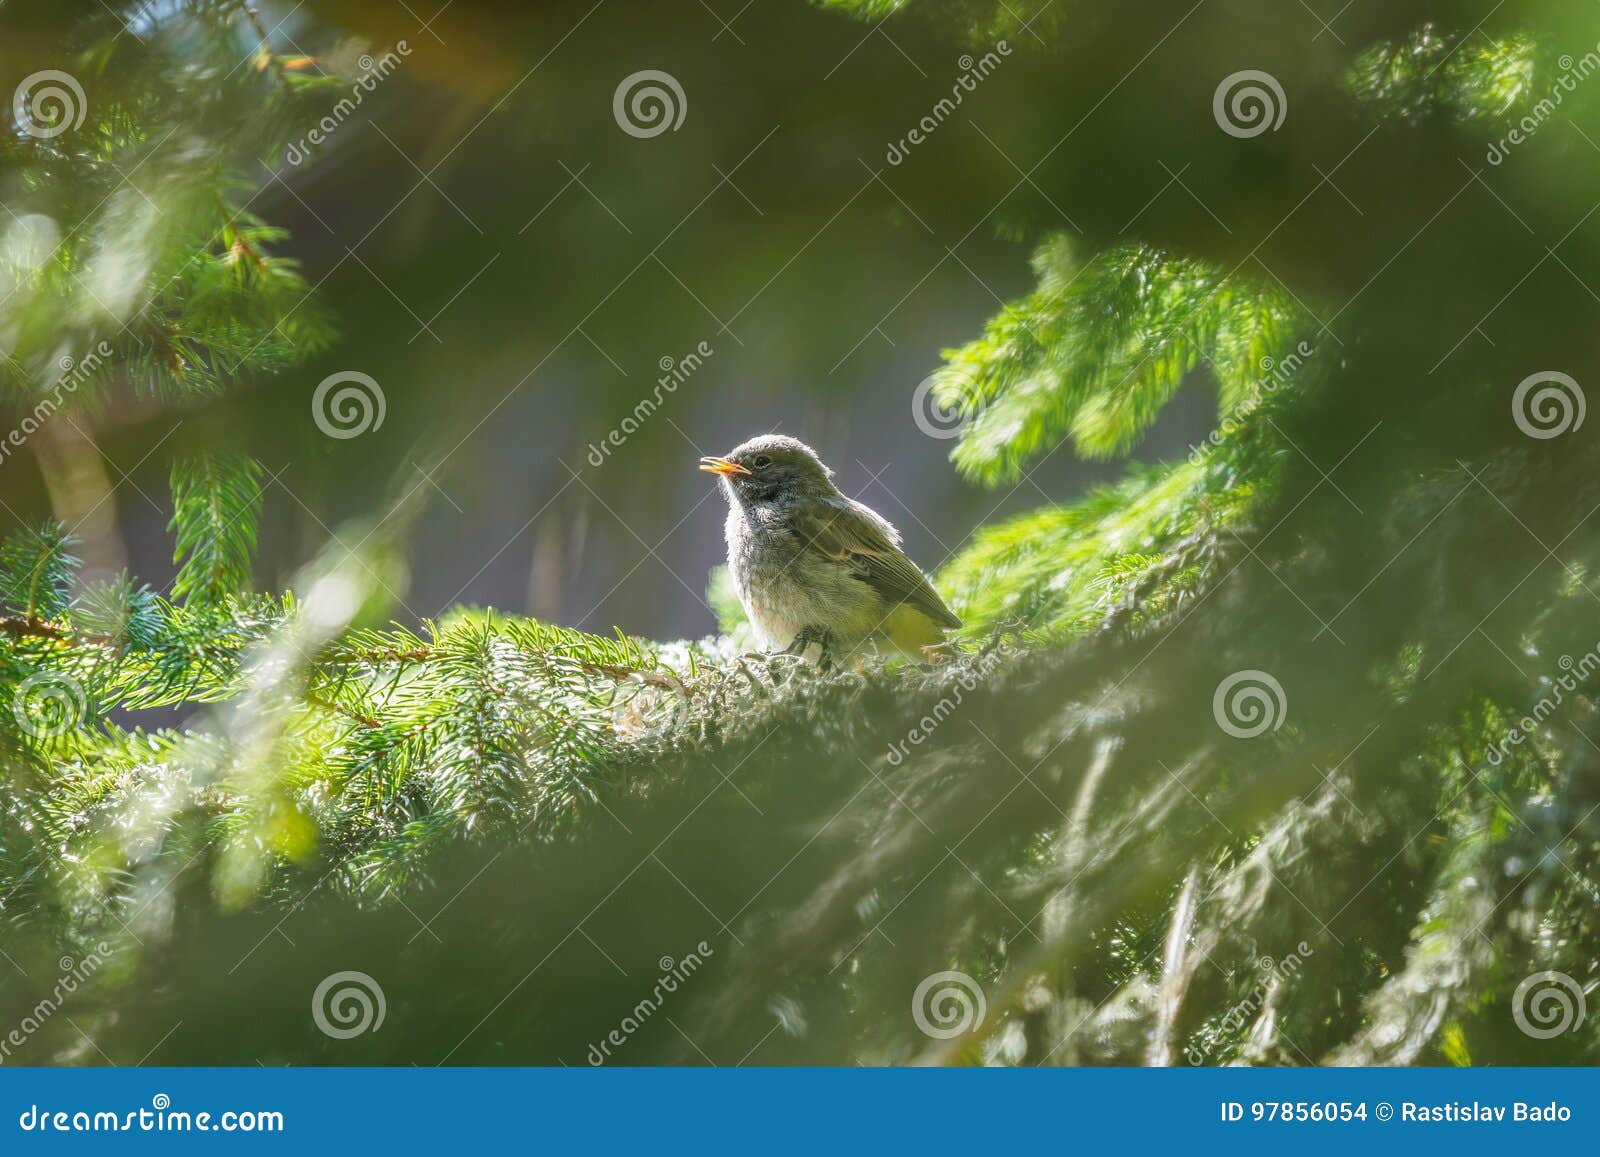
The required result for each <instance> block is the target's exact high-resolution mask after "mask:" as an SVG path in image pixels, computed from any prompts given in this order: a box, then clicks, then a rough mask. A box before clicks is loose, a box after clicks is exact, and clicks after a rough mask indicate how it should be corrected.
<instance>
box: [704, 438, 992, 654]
mask: <svg viewBox="0 0 1600 1157" xmlns="http://www.w3.org/2000/svg"><path fill="white" fill-rule="evenodd" d="M700 469H702V470H707V471H710V472H711V473H712V474H717V475H720V476H721V479H722V489H723V492H724V493H725V494H726V496H727V499H728V523H727V536H728V564H729V566H730V567H731V568H732V570H733V583H734V586H735V588H736V589H737V590H738V592H739V601H740V602H742V603H743V604H744V609H745V613H746V614H748V615H749V616H750V622H751V623H752V624H754V626H755V628H756V631H757V633H758V634H759V635H760V636H761V637H762V639H763V640H764V641H765V643H766V645H767V646H768V647H770V648H774V649H776V648H780V647H781V648H784V650H785V653H787V654H792V655H803V654H805V651H806V648H807V647H808V646H810V645H811V644H812V643H815V644H818V645H819V646H820V647H821V655H820V656H819V659H820V661H821V662H822V663H823V664H824V665H826V664H827V662H828V661H829V658H830V656H831V654H832V653H833V651H834V649H835V648H839V649H840V650H842V651H846V652H848V651H850V650H853V649H855V648H856V647H858V646H860V645H861V644H862V643H864V642H866V641H868V640H874V641H875V640H879V639H884V640H887V641H888V642H890V643H892V644H893V645H894V646H895V647H896V648H898V649H899V650H901V651H903V652H904V653H905V654H907V655H909V656H911V657H912V658H915V659H921V658H924V657H925V656H924V655H923V654H922V649H923V648H924V647H928V646H931V645H932V644H934V643H937V642H939V641H940V640H941V639H943V638H944V632H945V630H946V629H948V628H952V627H959V626H960V625H961V620H960V619H958V618H956V616H955V615H953V614H952V613H951V612H950V608H949V607H947V606H945V605H944V600H942V599H941V598H940V597H939V594H938V592H937V591H935V590H934V589H933V587H932V585H931V584H930V583H929V582H928V580H927V578H925V577H924V576H923V573H922V572H921V571H920V570H918V569H917V564H916V563H914V562H912V561H911V560H910V559H909V558H907V557H906V555H905V552H904V551H902V550H901V549H900V532H899V531H897V530H896V529H895V528H894V527H893V526H891V525H890V524H889V523H888V521H886V520H885V519H884V518H883V517H881V516H880V515H879V514H878V513H877V512H876V511H873V510H870V509H869V508H867V507H866V506H863V505H862V504H861V503H859V502H856V501H854V500H853V499H850V498H846V497H845V496H844V495H843V494H841V493H840V492H839V488H838V487H837V486H835V485H834V484H833V482H832V478H833V471H832V470H829V469H828V468H827V467H826V466H824V465H823V464H822V462H821V460H820V459H818V457H817V455H816V452H815V451H813V450H812V449H811V447H810V446H807V445H806V444H805V443H804V442H801V441H799V440H798V439H795V438H788V437H785V436H783V435H781V434H764V435H762V436H760V437H757V438H751V439H750V440H749V441H748V442H746V443H744V444H743V445H741V446H739V447H738V448H737V449H735V450H733V451H732V452H731V453H729V454H728V456H727V457H726V458H711V457H707V458H702V459H700Z"/></svg>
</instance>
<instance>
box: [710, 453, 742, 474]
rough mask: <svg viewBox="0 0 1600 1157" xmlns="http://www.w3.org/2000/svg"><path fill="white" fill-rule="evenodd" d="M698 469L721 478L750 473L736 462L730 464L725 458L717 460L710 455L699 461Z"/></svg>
mask: <svg viewBox="0 0 1600 1157" xmlns="http://www.w3.org/2000/svg"><path fill="white" fill-rule="evenodd" d="M700 469H702V470H704V471H706V472H707V473H708V474H721V475H723V476H727V475H729V474H748V473H750V471H748V470H746V469H745V468H744V467H743V466H741V465H739V464H738V463H737V462H730V461H728V460H727V459H726V458H717V457H715V456H713V455H710V454H708V455H706V456H705V457H704V458H702V459H700Z"/></svg>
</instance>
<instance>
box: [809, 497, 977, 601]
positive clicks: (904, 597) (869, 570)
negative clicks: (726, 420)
mask: <svg viewBox="0 0 1600 1157" xmlns="http://www.w3.org/2000/svg"><path fill="white" fill-rule="evenodd" d="M800 527H801V536H802V537H803V538H804V539H805V540H806V545H807V546H808V547H809V548H810V549H812V550H815V551H817V552H818V553H820V554H823V555H826V556H827V557H829V558H832V559H836V560H839V561H845V562H849V563H851V564H852V565H853V566H855V567H856V568H858V570H859V571H860V573H861V577H862V579H863V580H865V581H866V583H867V584H868V585H869V586H871V587H872V588H873V589H874V590H876V591H877V592H878V593H879V594H881V595H882V596H883V597H884V598H885V599H887V600H888V601H889V602H891V603H895V604H899V603H905V604H906V605H908V606H911V607H915V608H916V609H917V610H919V611H921V612H922V613H923V614H925V615H927V616H928V618H930V619H932V620H933V621H934V622H936V623H938V624H939V625H940V626H941V627H959V626H960V625H961V620H960V619H958V618H956V616H955V614H954V613H953V612H952V611H951V610H950V608H949V607H947V606H945V605H944V600H943V599H941V598H940V597H939V592H938V591H936V590H934V589H933V587H932V585H931V584H930V583H929V582H928V580H927V578H926V577H925V576H924V575H923V573H922V572H921V571H920V570H918V569H917V564H916V563H914V562H912V561H911V560H910V559H909V558H907V557H906V555H905V552H904V551H902V550H901V549H900V533H899V531H897V530H895V528H894V527H893V526H891V525H890V524H889V523H888V522H886V521H884V520H883V518H881V517H880V516H879V515H878V514H877V513H876V512H875V511H873V510H871V509H870V508H869V507H866V506H863V505H862V504H861V503H859V502H855V501H852V500H851V499H848V498H840V499H838V500H837V501H834V502H830V503H828V504H827V505H825V506H823V507H822V508H821V509H819V510H810V511H807V512H806V513H805V514H804V515H803V516H802V517H801V519H800Z"/></svg>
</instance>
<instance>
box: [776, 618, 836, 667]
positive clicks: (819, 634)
mask: <svg viewBox="0 0 1600 1157" xmlns="http://www.w3.org/2000/svg"><path fill="white" fill-rule="evenodd" d="M812 643H815V644H817V646H818V647H820V648H821V651H820V653H819V654H818V656H817V669H818V670H821V671H826V670H828V669H829V668H830V667H832V666H833V632H832V631H830V630H828V629H827V628H826V627H801V628H800V632H799V634H797V635H795V637H794V641H793V642H791V643H790V644H789V645H788V646H787V647H785V648H784V649H783V650H782V651H781V652H779V653H780V654H783V655H796V656H800V657H802V658H803V657H804V656H805V653H806V648H807V647H809V646H811V644H812Z"/></svg>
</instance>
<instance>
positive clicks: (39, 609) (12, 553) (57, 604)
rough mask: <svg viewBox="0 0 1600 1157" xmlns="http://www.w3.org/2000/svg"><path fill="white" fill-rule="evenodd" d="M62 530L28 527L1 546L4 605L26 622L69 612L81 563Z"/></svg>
mask: <svg viewBox="0 0 1600 1157" xmlns="http://www.w3.org/2000/svg"><path fill="white" fill-rule="evenodd" d="M74 541H75V540H74V539H73V538H72V536H71V535H69V534H67V533H66V532H65V531H64V530H63V529H62V528H61V527H59V526H57V525H55V524H53V523H52V524H48V525H45V526H43V527H40V528H38V529H34V528H31V527H30V528H27V529H24V530H22V531H19V532H18V533H16V534H14V535H12V536H11V537H10V538H7V539H6V540H5V541H4V542H3V543H0V604H3V605H4V606H5V607H6V609H7V610H9V611H10V612H11V613H13V614H17V615H21V616H22V617H23V618H26V619H53V618H55V617H57V616H58V615H60V614H61V612H62V611H63V610H65V609H66V605H67V587H68V586H69V585H70V584H71V582H72V572H73V569H74V568H75V567H76V566H77V565H78V560H77V559H76V558H74V557H73V556H72V554H71V553H69V552H70V551H71V550H72V547H73V544H74Z"/></svg>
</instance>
